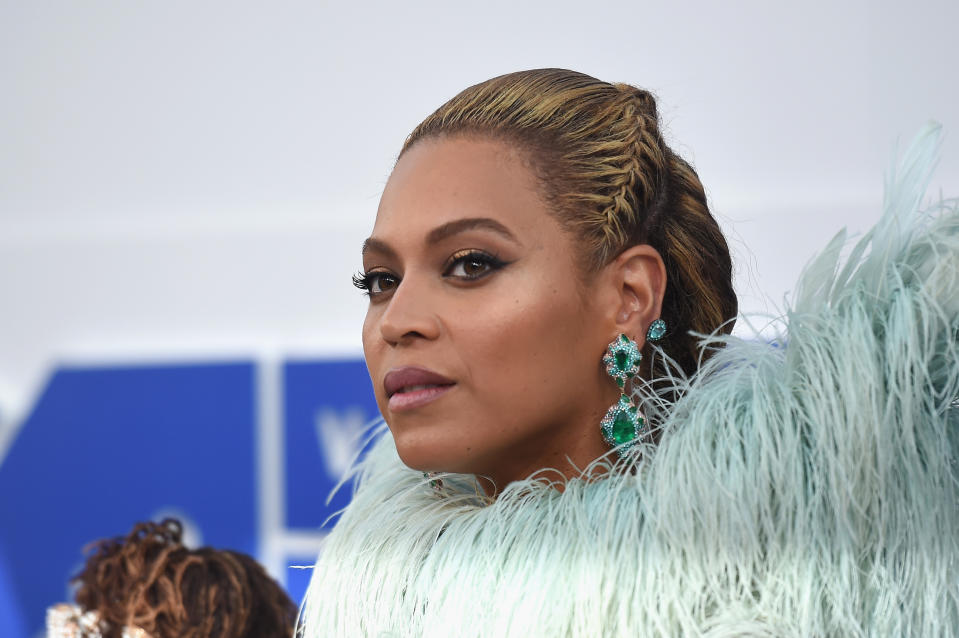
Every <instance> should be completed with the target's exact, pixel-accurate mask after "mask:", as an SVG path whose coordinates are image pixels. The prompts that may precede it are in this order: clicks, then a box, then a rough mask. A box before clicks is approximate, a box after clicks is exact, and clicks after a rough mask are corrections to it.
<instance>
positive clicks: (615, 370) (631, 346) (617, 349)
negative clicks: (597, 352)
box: [603, 334, 643, 388]
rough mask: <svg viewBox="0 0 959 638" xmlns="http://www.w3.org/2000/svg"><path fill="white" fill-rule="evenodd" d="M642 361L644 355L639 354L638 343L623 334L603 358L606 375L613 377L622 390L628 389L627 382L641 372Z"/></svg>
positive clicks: (608, 348)
mask: <svg viewBox="0 0 959 638" xmlns="http://www.w3.org/2000/svg"><path fill="white" fill-rule="evenodd" d="M642 360H643V355H642V354H641V353H640V352H639V348H638V347H637V346H636V342H635V341H633V340H632V339H630V338H629V337H627V336H626V335H623V334H621V335H619V337H617V338H616V339H615V340H613V342H612V343H610V344H609V346H608V347H607V348H606V354H605V355H604V356H603V363H604V364H606V373H607V374H609V376H611V377H613V380H615V381H616V385H618V386H619V387H620V388H624V387H626V381H628V380H629V379H632V378H633V377H635V376H636V374H637V373H638V372H639V362H640V361H642Z"/></svg>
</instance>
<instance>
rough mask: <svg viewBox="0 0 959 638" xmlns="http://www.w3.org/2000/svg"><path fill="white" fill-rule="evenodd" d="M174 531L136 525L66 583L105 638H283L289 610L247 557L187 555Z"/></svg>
mask: <svg viewBox="0 0 959 638" xmlns="http://www.w3.org/2000/svg"><path fill="white" fill-rule="evenodd" d="M181 535H182V530H181V527H180V524H179V523H178V522H177V521H175V520H172V519H167V520H165V521H163V522H162V523H138V524H137V525H136V526H135V527H134V528H133V530H132V531H131V532H130V534H129V535H127V536H126V537H119V538H114V539H110V540H105V541H100V542H99V543H97V544H96V545H95V548H94V550H93V553H92V554H91V555H90V557H89V558H88V559H87V562H86V565H85V567H84V569H83V571H81V572H80V573H79V574H78V575H77V576H76V577H75V578H74V580H73V582H74V583H76V584H77V585H78V587H79V588H78V589H77V592H76V601H77V604H78V605H79V607H80V608H82V609H83V610H84V611H86V612H95V613H96V614H97V616H98V618H99V621H100V622H101V624H102V626H103V627H104V630H105V631H104V633H103V635H104V638H114V637H115V638H119V637H120V635H121V632H122V630H123V628H124V627H126V628H128V631H130V628H138V629H140V630H142V632H146V634H147V635H148V636H150V638H290V636H292V635H293V626H294V622H295V619H296V612H297V609H296V606H295V605H294V604H293V602H292V601H291V600H290V598H289V596H287V595H286V593H285V592H284V591H283V589H282V588H281V587H280V586H279V585H278V584H277V583H276V581H274V580H273V579H272V578H270V576H269V575H268V574H267V573H266V571H265V570H264V569H263V568H262V567H261V566H260V565H259V564H258V563H257V562H256V561H255V560H253V559H252V558H251V557H249V556H247V555H246V554H241V553H239V552H233V551H227V550H217V549H212V548H209V547H203V548H200V549H193V550H191V549H187V548H186V547H184V546H183V544H182V541H181Z"/></svg>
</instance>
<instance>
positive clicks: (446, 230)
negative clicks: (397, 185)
mask: <svg viewBox="0 0 959 638" xmlns="http://www.w3.org/2000/svg"><path fill="white" fill-rule="evenodd" d="M477 229H481V230H489V231H492V232H494V233H496V234H498V235H501V236H502V237H504V238H506V239H508V240H510V241H512V242H514V243H517V244H518V243H519V241H518V240H517V239H516V237H515V236H514V235H513V233H511V232H510V231H509V229H508V228H507V227H506V226H504V225H503V224H501V223H499V222H498V221H496V220H495V219H491V218H489V217H467V218H466V219H457V220H455V221H451V222H448V223H446V224H443V225H442V226H437V227H436V228H434V229H433V230H431V231H430V232H429V234H428V235H427V236H426V243H427V244H435V243H438V242H441V241H443V240H444V239H446V238H447V237H452V236H453V235H455V234H457V233H462V232H465V231H467V230H477ZM370 250H375V251H376V252H379V253H383V254H384V255H386V256H387V257H391V258H392V257H396V251H395V250H393V249H392V248H391V247H390V245H389V244H387V243H386V242H385V241H382V240H380V239H377V238H376V237H368V238H367V239H366V241H364V242H363V250H362V251H361V254H363V255H365V254H366V253H367V252H369V251H370Z"/></svg>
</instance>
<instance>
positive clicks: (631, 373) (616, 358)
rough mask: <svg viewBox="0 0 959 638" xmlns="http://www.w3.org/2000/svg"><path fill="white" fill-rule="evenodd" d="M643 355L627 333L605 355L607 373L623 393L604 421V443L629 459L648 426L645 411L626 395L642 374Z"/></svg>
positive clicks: (601, 424) (602, 422)
mask: <svg viewBox="0 0 959 638" xmlns="http://www.w3.org/2000/svg"><path fill="white" fill-rule="evenodd" d="M642 360H643V355H642V354H641V353H640V351H639V346H638V345H637V344H636V342H635V341H633V340H632V339H630V338H629V337H627V336H626V335H624V334H621V335H619V336H618V337H617V338H616V339H614V340H613V342H612V343H610V344H609V346H608V347H607V348H606V354H605V355H603V364H604V365H605V366H606V373H607V374H608V375H609V376H611V377H612V378H613V380H614V381H615V382H616V385H617V386H619V388H620V390H623V392H622V393H621V394H620V396H619V401H617V402H616V403H614V404H613V405H612V406H611V407H610V408H609V410H607V411H606V415H605V416H604V417H603V419H602V421H600V424H599V425H600V429H601V430H602V433H603V440H605V441H606V443H607V444H608V445H610V446H611V447H615V448H617V449H618V450H619V454H620V456H625V454H626V453H627V452H628V451H629V449H630V448H632V447H633V445H634V444H635V443H636V442H637V441H638V440H639V437H640V435H641V434H642V432H643V428H645V427H646V419H645V418H644V417H643V414H642V412H640V411H639V408H638V407H637V406H636V405H635V404H634V403H633V401H632V399H630V398H629V396H628V395H627V394H626V391H625V388H626V382H627V381H628V380H630V379H632V378H633V377H635V376H636V375H637V374H639V363H640V361H642Z"/></svg>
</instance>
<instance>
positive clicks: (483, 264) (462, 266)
mask: <svg viewBox="0 0 959 638" xmlns="http://www.w3.org/2000/svg"><path fill="white" fill-rule="evenodd" d="M505 265H506V264H505V262H503V261H501V260H500V259H498V258H496V257H494V256H493V255H490V254H487V253H484V252H480V251H476V250H467V251H462V252H459V253H456V254H455V255H453V256H452V257H450V261H449V266H448V267H447V268H446V271H445V272H444V273H443V276H444V277H453V278H456V279H466V280H470V279H479V278H480V277H483V276H485V275H488V274H489V273H491V272H493V271H494V270H498V269H499V268H502V267H503V266H505Z"/></svg>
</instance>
